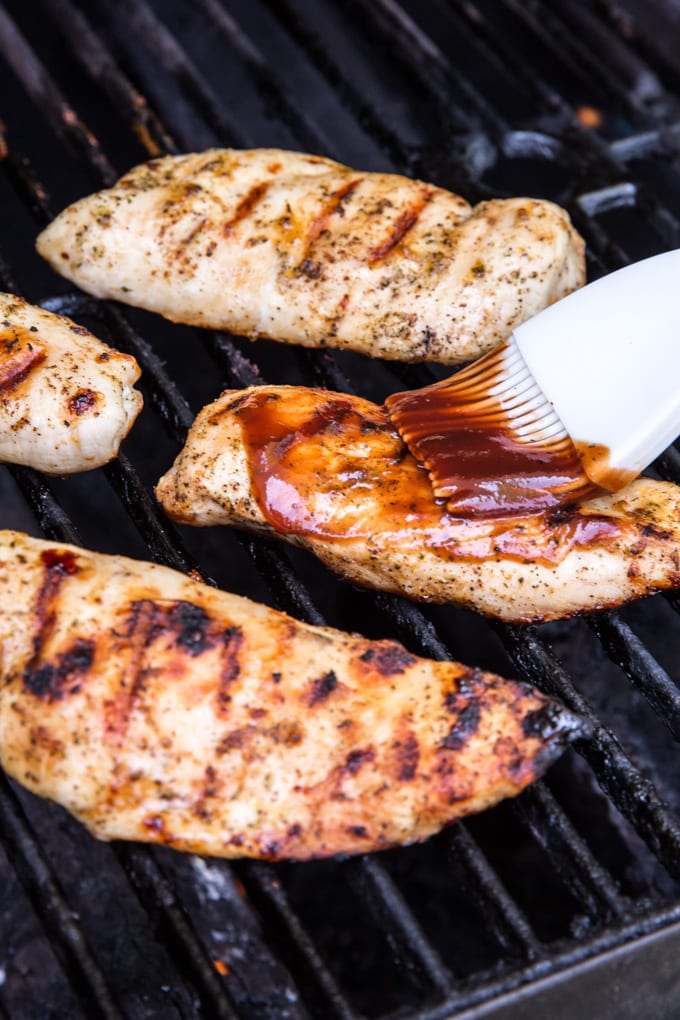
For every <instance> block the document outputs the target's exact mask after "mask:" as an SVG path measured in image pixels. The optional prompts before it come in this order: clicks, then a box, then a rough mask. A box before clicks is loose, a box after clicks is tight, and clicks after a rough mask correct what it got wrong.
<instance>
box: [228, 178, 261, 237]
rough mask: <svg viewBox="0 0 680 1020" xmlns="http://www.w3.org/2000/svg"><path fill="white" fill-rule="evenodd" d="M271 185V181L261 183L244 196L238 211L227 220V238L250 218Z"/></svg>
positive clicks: (237, 207) (237, 208)
mask: <svg viewBox="0 0 680 1020" xmlns="http://www.w3.org/2000/svg"><path fill="white" fill-rule="evenodd" d="M271 183H272V182H271V181H261V182H260V184H255V185H254V186H253V187H252V188H251V189H250V191H248V192H247V193H246V194H245V195H244V196H243V198H242V199H241V201H240V202H239V203H238V205H237V206H236V211H235V212H234V214H233V216H231V218H230V219H228V220H227V222H226V223H225V224H224V226H223V228H222V231H223V233H224V236H225V237H229V235H230V234H231V233H233V231H234V227H237V226H238V224H239V223H240V222H241V221H242V220H245V219H246V217H248V216H250V214H251V213H252V211H253V209H254V208H255V206H256V205H257V204H258V202H261V201H262V199H263V198H264V196H265V195H266V194H267V191H268V190H269V187H270V185H271Z"/></svg>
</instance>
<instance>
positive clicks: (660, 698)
mask: <svg viewBox="0 0 680 1020" xmlns="http://www.w3.org/2000/svg"><path fill="white" fill-rule="evenodd" d="M588 624H589V626H590V628H591V630H592V631H593V632H594V633H595V634H596V635H597V637H598V638H599V640H600V642H601V643H602V646H603V647H604V649H605V650H606V652H607V654H608V655H609V657H610V658H611V659H612V661H613V662H615V663H616V664H617V666H620V667H621V669H622V670H623V671H624V672H625V674H626V676H627V677H628V679H629V680H630V681H631V683H632V684H633V686H634V687H636V688H637V690H639V691H640V692H641V693H642V694H643V695H644V697H645V698H646V699H647V701H648V702H649V704H650V705H651V706H652V708H653V709H654V711H655V712H656V713H657V715H658V716H660V718H661V719H662V720H663V722H665V724H666V725H667V726H668V728H669V730H670V731H671V733H672V734H673V736H674V737H675V739H676V740H680V690H678V688H677V685H676V684H675V683H674V682H673V681H672V680H671V678H670V677H669V675H668V673H667V672H666V671H665V669H663V667H662V666H661V665H659V663H658V662H657V661H656V659H655V658H654V656H653V655H652V654H651V652H649V650H648V649H647V648H646V647H645V645H644V643H643V642H642V641H641V640H640V638H639V637H637V636H636V635H635V634H634V633H633V631H632V630H631V628H630V627H629V625H628V624H627V623H625V622H624V621H623V620H622V619H621V616H620V615H619V614H618V613H616V612H610V613H602V614H600V613H598V614H597V615H596V616H592V617H591V618H590V619H589V620H588Z"/></svg>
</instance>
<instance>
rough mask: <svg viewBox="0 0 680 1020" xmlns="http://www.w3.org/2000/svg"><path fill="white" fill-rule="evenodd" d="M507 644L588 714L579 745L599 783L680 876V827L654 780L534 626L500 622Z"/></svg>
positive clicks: (535, 677)
mask: <svg viewBox="0 0 680 1020" xmlns="http://www.w3.org/2000/svg"><path fill="white" fill-rule="evenodd" d="M495 626H496V629H497V630H498V632H499V633H500V635H501V639H502V641H503V644H504V645H505V647H506V649H507V650H508V653H509V654H510V656H511V657H512V659H513V661H514V662H515V663H516V665H517V666H518V668H519V669H520V670H521V671H522V673H523V675H524V676H526V677H528V678H529V679H530V680H531V682H533V683H535V684H536V686H538V687H540V688H541V689H542V690H547V691H549V692H550V693H551V694H556V695H557V696H558V697H560V698H561V699H562V701H563V702H564V703H565V704H566V705H567V707H568V708H571V709H572V711H574V712H577V713H578V714H579V715H581V716H582V717H583V718H585V719H586V720H587V721H588V722H589V723H590V724H591V725H592V727H593V735H592V737H591V738H590V739H589V740H587V741H578V742H577V744H575V746H576V747H577V749H578V750H579V751H580V753H581V754H582V755H583V757H584V758H585V759H586V761H588V762H589V763H590V765H591V767H592V768H593V770H594V772H595V775H596V776H597V779H598V782H599V784H600V786H601V787H602V789H603V790H604V792H605V793H606V794H607V795H608V797H609V798H610V800H611V801H612V802H613V803H614V804H615V805H616V806H617V808H618V809H619V811H621V813H622V814H623V815H624V816H625V817H626V818H627V819H628V820H629V821H630V822H631V823H632V825H633V827H634V828H635V829H636V830H637V832H638V833H639V835H640V836H641V837H642V839H643V840H644V841H645V843H646V844H647V846H648V847H649V848H650V850H651V851H652V853H654V854H655V855H656V857H657V858H658V859H659V860H660V861H661V862H662V863H663V865H664V867H665V868H666V870H667V871H668V872H669V874H670V875H671V876H672V877H673V878H675V879H676V880H678V879H679V878H680V826H678V823H677V820H676V819H675V817H674V816H673V814H672V813H671V812H670V811H669V810H668V808H666V806H665V805H664V803H663V802H662V800H661V799H660V797H659V795H658V793H657V791H656V789H655V788H654V786H653V784H652V783H651V782H650V781H649V780H648V779H646V778H645V777H644V776H643V775H642V773H641V772H640V771H639V769H637V768H636V767H635V765H633V763H632V761H631V759H630V758H629V757H628V755H627V754H626V753H625V751H624V750H623V748H622V747H621V745H620V744H619V742H618V740H617V739H616V737H615V736H614V735H613V734H612V733H611V732H610V731H609V730H608V729H607V728H606V727H604V726H603V725H602V723H601V722H600V720H599V719H598V717H597V715H596V714H595V712H594V711H593V709H592V708H591V707H590V705H589V704H588V702H587V701H586V699H585V698H584V697H582V695H580V694H579V693H578V691H577V690H576V688H575V687H574V685H573V683H572V682H571V680H570V679H569V677H568V675H567V673H566V672H565V671H564V670H563V669H562V667H561V666H560V665H559V664H558V663H557V662H556V661H555V659H553V658H552V656H551V655H550V653H549V652H548V651H547V649H546V648H545V646H544V645H543V644H542V643H541V641H540V640H539V639H538V637H537V636H536V634H535V632H534V631H533V630H532V629H531V628H527V629H525V630H523V631H522V630H520V628H518V627H515V626H510V625H508V624H496V625H495Z"/></svg>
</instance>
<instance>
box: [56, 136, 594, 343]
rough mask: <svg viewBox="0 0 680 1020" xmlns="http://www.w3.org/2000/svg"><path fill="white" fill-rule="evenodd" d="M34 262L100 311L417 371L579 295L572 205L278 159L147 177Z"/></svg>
mask: <svg viewBox="0 0 680 1020" xmlns="http://www.w3.org/2000/svg"><path fill="white" fill-rule="evenodd" d="M37 246H38V251H39V252H40V254H41V255H43V256H44V257H45V258H46V259H47V260H48V261H49V262H50V264H51V265H52V267H53V268H54V269H55V270H56V271H57V272H59V273H61V274H63V275H64V276H66V277H68V279H70V280H73V281H74V282H75V283H77V284H78V285H79V286H80V287H82V288H83V289H84V290H86V291H88V292H90V293H91V294H96V295H98V296H99V297H107V298H116V299H117V300H119V301H125V302H127V303H128V304H132V305H137V306H139V307H142V308H148V309H149V310H151V311H154V312H160V313H161V315H165V316H166V317H167V318H168V319H172V320H174V321H177V322H185V323H190V324H192V325H196V326H209V327H212V328H216V329H228V330H231V331H232V332H235V333H240V334H242V335H244V336H249V337H252V338H254V337H271V338H272V339H274V340H283V341H285V342H287V343H294V344H304V345H305V346H307V347H345V348H351V349H352V350H355V351H361V352H363V353H364V354H370V355H374V356H377V357H382V358H393V359H401V360H404V361H424V360H430V361H441V362H447V363H456V362H461V361H468V360H471V359H472V358H475V357H477V355H479V354H481V353H483V352H484V351H487V350H489V349H490V348H492V347H494V346H495V345H496V344H497V343H499V341H501V340H503V339H505V338H506V337H507V336H508V335H509V334H510V332H511V331H512V329H513V328H514V327H515V326H517V325H519V323H520V322H523V321H524V320H525V319H528V318H529V317H530V316H532V315H534V314H535V313H536V312H538V311H539V310H540V309H542V308H544V307H545V306H546V305H549V304H550V303H551V302H553V301H556V300H558V298H561V297H563V296H564V295H565V294H568V293H569V291H571V290H574V288H576V287H578V286H580V285H581V284H582V283H583V282H584V261H583V242H582V240H581V238H580V237H579V236H578V234H577V233H576V232H575V230H574V229H573V228H572V226H571V224H570V222H569V217H568V216H567V214H566V212H564V210H563V209H560V208H559V207H558V206H556V205H553V204H552V203H551V202H544V201H537V200H535V199H530V198H515V199H507V200H502V201H490V202H483V203H482V204H481V205H478V206H476V207H475V208H471V207H470V206H469V205H468V204H467V202H465V201H464V200H463V199H462V198H459V197H458V196H457V195H452V194H450V193H449V192H447V191H443V190H442V189H441V188H437V187H434V186H433V185H429V184H423V183H422V181H414V180H409V179H408V178H406V177H399V176H397V175H395V174H382V173H361V172H357V171H355V170H350V169H349V168H348V167H345V166H342V165H341V164H339V163H334V162H333V161H332V160H330V159H324V158H322V157H320V156H307V155H303V154H300V153H296V152H284V151H281V150H279V149H256V150H251V151H247V152H237V151H234V150H229V149H227V150H224V149H211V150H209V151H207V152H202V153H193V154H191V155H184V156H167V157H164V158H162V159H154V160H152V161H151V162H150V163H145V164H144V165H142V166H139V167H136V168H135V169H133V170H131V171H130V172H129V173H127V174H126V175H125V176H124V177H122V178H121V180H120V181H119V182H118V183H117V184H116V185H115V186H114V187H113V188H110V189H108V190H107V191H102V192H100V193H98V194H95V195H91V196H90V197H88V198H84V199H82V200H81V201H79V202H76V203H75V204H74V205H72V206H70V207H69V208H68V209H66V210H65V211H64V212H63V213H62V214H61V215H60V216H58V217H57V219H56V220H55V221H54V222H53V223H52V224H51V225H50V226H49V227H48V228H47V229H46V230H45V231H43V233H42V234H41V235H40V237H39V238H38V242H37Z"/></svg>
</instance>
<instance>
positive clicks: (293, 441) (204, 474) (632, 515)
mask: <svg viewBox="0 0 680 1020" xmlns="http://www.w3.org/2000/svg"><path fill="white" fill-rule="evenodd" d="M156 492H157V496H158V498H159V500H160V502H161V503H162V505H163V507H164V508H165V510H166V511H167V512H168V513H169V514H170V516H171V517H173V518H174V519H175V520H177V521H181V522H183V523H186V524H197V525H211V524H236V525H239V526H240V527H246V528H250V529H253V530H259V531H265V532H268V533H276V534H278V535H279V536H281V537H283V538H285V539H287V540H288V541H290V542H293V543H295V544H298V545H302V546H304V547H306V548H308V549H310V550H311V551H312V552H314V553H315V554H316V555H317V556H318V557H319V558H320V559H321V560H322V561H323V562H324V563H325V564H326V565H327V566H328V567H330V568H331V569H332V570H334V571H336V572H337V573H338V574H340V575H341V576H342V577H345V578H346V579H347V580H350V581H354V582H356V583H358V584H363V585H366V586H367V587H374V588H378V589H385V590H388V591H396V592H399V593H401V594H404V595H407V596H409V597H411V598H417V599H422V600H424V601H434V602H453V603H457V604H460V605H463V606H467V607H469V608H472V609H476V610H478V611H481V612H483V613H486V614H488V615H490V616H497V617H500V618H502V619H505V620H512V621H517V622H528V621H530V620H549V619H555V618H557V617H561V616H569V615H571V614H573V613H576V612H580V611H583V610H589V609H598V608H603V607H607V606H613V605H619V604H620V603H622V602H625V601H627V600H629V599H632V598H636V597H639V596H641V595H646V594H649V593H650V592H653V591H656V590H660V589H667V588H672V587H677V586H680V489H679V488H678V487H677V486H675V485H672V484H671V483H669V482H657V481H653V480H652V479H648V478H645V479H638V480H637V481H635V482H633V483H632V484H631V485H629V486H627V487H626V488H625V489H623V490H622V491H621V492H619V493H617V494H615V495H608V496H606V497H602V498H598V499H594V500H590V501H588V502H582V503H578V504H575V505H573V506H570V507H565V508H562V509H560V510H558V511H557V512H553V513H547V514H536V515H534V516H525V517H511V518H502V519H493V520H484V519H477V520H474V521H471V520H461V519H458V518H456V517H453V516H451V514H449V513H448V512H447V510H446V507H445V505H444V503H443V501H439V502H438V501H436V500H435V498H434V496H433V492H432V487H431V485H430V482H429V479H428V476H427V473H426V472H425V471H424V470H423V469H422V468H419V467H418V465H417V464H416V461H415V460H414V458H413V457H412V456H411V454H410V453H409V452H408V450H407V448H406V447H405V446H404V444H403V443H402V441H401V440H400V438H399V436H398V434H397V433H396V432H395V430H394V428H393V427H392V425H391V423H390V420H389V418H388V416H387V413H386V412H385V410H384V408H381V407H378V406H376V405H375V404H372V403H370V402H369V401H367V400H362V399H360V398H358V397H352V396H348V395H346V394H338V393H329V392H327V391H326V390H317V389H308V388H305V387H292V386H290V387H286V386H278V387H277V386H261V387H254V388H251V389H247V390H243V391H239V392H236V391H227V392H225V393H224V394H222V396H221V397H219V398H218V399H217V400H216V401H214V402H213V403H212V404H210V405H209V406H208V407H206V408H204V409H203V410H202V411H201V413H200V414H199V415H198V417H197V419H196V421H195V422H194V425H193V426H192V428H191V430H190V432H189V436H188V438H187V443H186V446H185V447H184V449H183V450H182V452H181V453H180V454H179V456H178V457H177V459H176V461H175V464H174V465H173V467H172V468H171V470H170V471H168V472H167V474H166V475H165V476H164V477H163V478H162V479H161V480H160V482H159V483H158V486H157V489H156Z"/></svg>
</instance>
